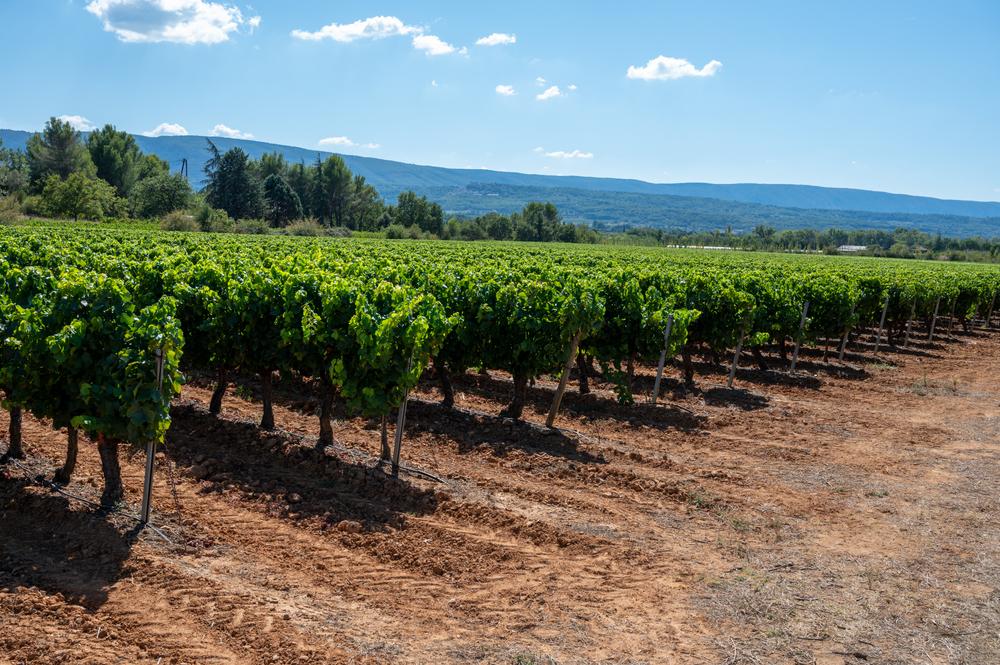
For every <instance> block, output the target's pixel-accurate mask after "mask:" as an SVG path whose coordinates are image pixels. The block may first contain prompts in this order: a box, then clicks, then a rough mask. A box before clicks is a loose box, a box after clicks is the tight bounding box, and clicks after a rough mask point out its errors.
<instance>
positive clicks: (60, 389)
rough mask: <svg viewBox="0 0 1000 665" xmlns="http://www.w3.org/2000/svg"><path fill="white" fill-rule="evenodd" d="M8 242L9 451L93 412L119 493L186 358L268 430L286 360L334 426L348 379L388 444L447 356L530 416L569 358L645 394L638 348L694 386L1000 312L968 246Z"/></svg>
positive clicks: (35, 232)
mask: <svg viewBox="0 0 1000 665" xmlns="http://www.w3.org/2000/svg"><path fill="white" fill-rule="evenodd" d="M0 261H2V264H0V268H2V271H3V275H4V276H3V283H2V285H0V337H2V340H3V342H2V343H3V346H2V347H0V388H2V389H3V392H4V395H5V401H4V404H5V405H6V406H7V408H9V409H11V410H12V411H14V412H15V417H14V418H12V423H13V425H12V427H14V429H12V431H11V437H10V439H11V447H10V450H9V451H8V453H7V455H8V456H14V457H16V456H18V455H19V449H20V445H19V444H20V437H19V435H18V433H17V432H16V423H17V422H18V420H19V418H20V414H19V413H17V412H19V411H20V410H22V409H23V410H26V411H29V412H31V413H33V414H34V415H35V416H37V417H40V418H46V419H50V420H52V422H53V425H54V426H55V427H57V428H60V427H68V428H69V429H70V432H71V440H72V443H71V446H75V445H76V443H75V442H76V436H77V435H76V430H80V431H83V432H85V433H86V434H88V435H90V436H91V437H92V438H94V439H95V440H96V441H98V445H99V448H100V450H101V451H102V456H104V457H106V460H105V464H106V467H105V468H106V470H107V472H108V486H107V488H106V492H105V495H104V497H103V501H104V503H105V505H112V504H114V503H115V501H117V500H118V499H119V498H120V497H121V487H120V484H119V481H118V474H117V471H116V468H117V460H116V458H115V454H114V450H115V447H116V446H117V442H119V441H127V442H132V443H143V442H145V441H148V440H154V441H155V440H161V439H162V438H163V435H164V433H165V432H166V429H167V427H168V426H169V410H170V401H171V399H173V397H174V396H176V395H177V394H178V393H179V391H180V388H181V383H182V379H183V374H182V370H183V369H187V370H194V371H199V372H206V373H211V374H213V375H215V376H217V377H218V382H219V388H218V390H217V392H216V395H215V398H214V399H213V403H212V411H213V412H215V413H217V412H218V410H219V409H220V402H221V399H222V394H223V392H224V389H225V386H226V385H227V384H228V382H229V377H230V376H233V375H236V374H237V373H239V374H241V375H251V376H257V377H259V379H260V381H261V382H262V384H263V386H264V389H263V390H264V397H263V414H262V416H261V421H260V426H261V427H262V428H263V429H267V430H270V429H273V428H274V415H273V412H272V403H271V402H272V400H271V382H272V377H273V376H275V373H278V374H279V375H284V376H295V377H300V378H302V379H304V380H307V381H312V382H315V383H316V384H317V385H318V386H319V390H321V392H322V395H323V399H322V400H321V408H320V410H319V427H318V439H317V445H318V446H320V447H323V446H326V445H329V444H331V443H333V441H334V431H333V426H332V423H331V417H332V414H333V408H334V404H335V402H336V401H338V400H339V401H342V402H343V403H344V404H346V406H347V408H348V410H349V412H351V413H357V414H360V415H362V416H366V417H381V418H382V424H383V455H384V457H385V458H386V459H388V458H389V452H388V447H387V443H386V440H385V439H386V419H387V417H388V416H389V415H390V413H391V412H392V411H393V410H394V409H397V408H399V407H400V405H401V404H402V402H403V400H404V398H405V396H406V395H407V393H408V392H409V391H410V390H412V389H413V388H414V387H415V386H416V385H417V383H418V381H419V380H420V378H421V376H422V375H423V374H424V371H425V370H426V369H427V368H428V366H429V365H430V364H431V363H432V362H433V370H434V372H435V374H436V376H437V378H438V380H439V382H440V385H441V389H442V392H443V395H444V402H445V404H446V405H450V404H451V403H452V401H453V396H452V388H451V379H450V375H451V374H452V373H456V372H457V373H463V372H465V371H466V370H468V369H470V368H476V369H479V370H502V371H504V372H507V373H509V374H510V376H511V377H512V388H511V399H510V403H509V404H508V405H507V407H506V408H505V409H504V410H503V412H502V414H501V415H504V416H508V417H512V418H520V417H521V414H522V410H523V408H524V395H525V390H526V388H527V386H528V383H529V381H533V380H534V379H536V378H538V377H540V376H542V375H551V374H559V373H563V374H566V375H567V376H568V372H569V370H570V366H571V365H572V364H574V363H575V364H576V366H577V368H578V376H579V378H580V383H581V390H584V391H585V390H587V376H588V374H589V373H591V372H594V371H595V367H594V364H595V363H596V364H597V365H598V366H599V368H600V373H601V375H602V376H607V377H610V378H611V379H612V381H613V382H614V384H615V386H616V392H617V394H618V399H619V400H620V401H621V402H623V403H631V402H633V401H634V396H633V394H632V388H633V379H634V367H635V365H636V363H637V362H642V361H646V362H654V363H655V361H656V358H657V357H658V356H660V355H661V354H662V355H663V356H664V358H665V359H666V358H673V357H674V356H676V355H680V356H681V359H682V360H681V366H682V371H683V375H684V381H685V385H686V386H687V387H688V388H691V389H694V388H695V387H696V383H695V372H694V366H693V363H692V356H693V355H695V354H697V353H706V354H709V355H710V356H711V357H712V358H714V359H715V360H716V361H718V359H719V358H720V357H721V356H722V355H723V354H725V353H727V352H728V350H730V349H733V348H736V349H737V356H739V354H740V352H741V351H742V350H743V349H747V350H749V351H750V352H751V353H752V355H753V357H754V358H755V361H756V362H757V364H758V365H760V367H761V368H762V369H767V368H768V364H767V361H766V360H765V358H764V356H763V354H762V349H763V348H765V347H776V348H777V349H779V351H780V354H781V357H782V359H787V348H788V343H789V342H792V343H794V344H795V347H796V348H795V354H796V355H797V353H798V346H799V344H816V343H821V342H822V343H825V344H826V346H827V353H829V346H830V344H831V342H832V343H833V344H835V345H838V346H846V345H847V343H848V342H849V337H850V334H851V332H852V331H853V330H855V329H856V328H858V327H859V326H867V327H872V326H875V327H877V328H878V334H877V338H878V339H877V340H876V346H877V345H878V344H881V343H882V340H881V337H882V335H883V331H884V333H885V344H887V345H894V344H896V343H898V342H900V341H904V342H907V343H908V341H909V328H910V327H911V326H912V325H913V323H914V321H915V320H916V321H924V322H925V323H926V325H927V327H929V328H931V329H932V330H931V333H930V334H931V335H933V326H934V325H935V324H936V321H937V319H938V318H939V317H945V316H946V317H947V320H948V322H949V327H951V326H953V325H956V324H957V325H959V326H961V327H962V328H964V329H965V330H968V329H969V327H970V324H971V323H972V321H973V320H974V319H975V318H976V317H979V318H980V319H982V320H986V319H988V318H990V317H991V316H992V313H993V308H994V307H995V305H996V296H997V292H998V291H1000V270H998V269H996V268H992V267H983V266H976V265H964V264H963V265H958V266H949V265H915V264H906V263H901V262H888V261H850V260H842V261H832V260H830V259H827V258H818V257H805V258H802V257H794V256H778V255H764V256H756V255H752V254H750V255H740V254H724V255H717V256H707V255H705V254H698V253H664V252H659V251H655V250H652V251H639V250H631V251H620V252H608V251H607V250H601V251H598V250H593V249H591V250H584V249H576V248H573V249H560V250H556V251H550V250H547V249H524V248H522V247H513V246H503V245H500V246H496V245H494V246H478V247H472V248H468V247H462V246H455V245H440V244H427V243H386V242H351V243H346V242H330V241H322V240H317V241H311V242H310V241H305V240H295V239H291V240H289V239H284V240H277V239H263V240H261V239H256V238H249V239H243V238H239V237H237V238H236V239H233V238H232V237H209V238H204V237H199V236H193V235H192V236H188V235H181V236H179V237H178V236H176V235H171V234H157V233H140V232H127V231H88V232H86V233H84V232H81V231H77V230H73V229H70V228H58V227H56V228H38V229H32V230H5V231H4V232H3V235H0ZM942 305H943V306H944V307H943V308H942ZM668 321H669V326H668V325H667V324H668ZM904 337H905V339H903V338H904ZM876 351H877V348H876ZM160 353H162V354H163V357H164V358H165V364H164V367H163V377H162V380H161V381H162V382H161V383H159V384H158V383H157V381H156V379H157V371H156V370H157V367H156V356H157V354H160ZM825 355H826V354H825ZM839 355H840V356H841V357H842V353H840V354H839ZM737 362H738V358H737V359H734V361H733V369H734V371H735V368H736V365H737ZM793 364H794V360H793ZM661 366H662V365H661ZM793 369H794V367H793ZM731 382H732V379H730V384H731ZM564 387H565V382H564V383H563V385H562V386H561V387H560V388H561V389H562V388H564ZM560 396H561V395H560ZM557 407H558V400H557V401H556V403H555V404H554V405H553V411H552V415H551V416H550V418H549V422H548V424H549V425H550V426H551V425H552V423H553V419H554V417H555V411H556V409H557ZM69 456H70V458H72V457H74V456H75V452H74V451H73V450H71V451H70V455H69ZM397 457H398V453H397ZM396 466H398V459H397V460H396ZM71 471H72V469H71V468H66V469H65V470H64V471H63V472H62V473H61V474H60V477H62V478H64V479H65V478H66V477H67V476H68V475H69V473H71Z"/></svg>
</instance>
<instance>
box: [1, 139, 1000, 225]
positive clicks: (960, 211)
mask: <svg viewBox="0 0 1000 665" xmlns="http://www.w3.org/2000/svg"><path fill="white" fill-rule="evenodd" d="M29 135H30V134H29V133H28V132H21V131H15V130H4V129H0V139H2V140H3V143H4V145H5V146H7V147H11V148H22V147H23V146H24V144H25V142H26V141H27V139H28V136H29ZM135 138H136V141H137V142H138V144H139V146H140V147H141V148H142V150H143V151H145V152H151V153H154V154H156V155H159V156H160V157H161V158H162V159H165V160H166V161H168V162H170V165H171V168H172V169H174V170H176V169H178V168H179V167H180V163H181V160H182V159H187V160H188V164H189V172H190V174H191V179H192V181H194V184H195V185H199V184H200V180H201V176H202V166H203V164H204V162H205V160H206V158H207V156H208V152H207V151H206V149H205V146H206V143H205V137H202V136H162V137H157V138H151V137H147V136H141V135H136V137H135ZM212 141H214V142H215V143H216V145H218V146H219V148H220V149H222V150H227V149H229V148H231V147H235V146H239V147H241V148H243V149H244V150H245V151H246V152H247V153H249V154H250V156H251V157H254V158H259V157H260V156H261V155H262V154H264V153H266V152H275V151H277V152H280V153H282V154H283V155H284V156H285V158H286V159H287V160H288V161H290V162H299V161H305V162H306V163H312V162H313V161H315V159H316V155H317V153H318V154H320V155H321V156H325V155H328V154H330V153H328V152H322V151H317V150H310V149H305V148H296V147H292V146H282V145H276V144H271V143H264V142H261V141H248V140H244V139H229V138H223V137H213V138H212ZM343 157H344V160H345V161H346V162H347V165H348V166H349V167H350V169H351V171H353V172H354V173H356V174H359V175H363V176H364V177H365V178H366V179H367V180H368V182H370V183H371V184H372V185H374V186H375V187H376V188H377V189H378V190H379V192H380V193H381V194H382V195H383V197H385V199H386V200H388V201H392V200H394V199H395V198H396V196H397V195H398V194H399V192H401V191H404V190H407V189H410V190H413V191H415V192H417V193H418V194H421V195H426V196H428V197H430V198H432V199H434V200H436V201H438V202H440V203H441V204H442V206H443V207H444V208H445V209H446V210H447V211H449V212H455V213H464V214H482V213H485V212H490V211H497V212H508V211H510V210H513V209H519V208H520V207H521V206H523V205H524V203H525V202H527V201H528V200H552V201H553V202H555V203H557V205H558V206H559V208H560V210H561V211H562V212H563V214H564V216H565V217H566V218H567V219H573V220H578V221H588V222H594V223H601V224H607V225H650V226H658V227H663V228H685V229H689V230H710V229H718V228H724V227H726V226H732V227H733V228H734V230H744V229H747V228H752V227H753V226H754V225H756V224H759V223H762V224H770V225H772V226H775V227H777V228H793V227H795V228H829V227H832V226H843V227H849V228H862V227H864V228H894V227H896V226H904V227H908V228H915V229H919V230H922V231H926V232H930V233H937V232H941V233H944V234H947V235H952V236H970V235H987V236H996V235H998V234H1000V203H998V202H979V201H957V200H946V199H935V198H930V197H922V196H909V195H903V194H889V193H885V192H874V191H868V190H859V189H840V188H830V187H815V186H811V185H766V184H731V185H716V184H708V183H676V184H656V183H649V182H643V181H641V180H626V179H616V178H589V177H583V176H549V175H533V174H524V173H510V172H503V171H489V170H485V169H450V168H442V167H436V166H421V165H416V164H405V163H402V162H394V161H390V160H385V159H376V158H373V157H360V156H356V155H343Z"/></svg>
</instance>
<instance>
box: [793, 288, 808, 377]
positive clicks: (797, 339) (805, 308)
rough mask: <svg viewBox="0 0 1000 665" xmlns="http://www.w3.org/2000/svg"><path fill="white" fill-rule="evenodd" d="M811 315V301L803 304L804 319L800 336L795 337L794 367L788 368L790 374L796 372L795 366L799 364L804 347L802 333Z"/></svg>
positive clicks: (800, 326)
mask: <svg viewBox="0 0 1000 665" xmlns="http://www.w3.org/2000/svg"><path fill="white" fill-rule="evenodd" d="M808 314H809V301H808V300H807V301H805V302H804V303H803V304H802V318H801V319H799V334H798V335H797V336H796V337H795V350H794V351H792V366H791V367H789V368H788V371H789V372H794V371H795V365H796V364H797V363H798V362H799V347H800V346H802V333H803V331H804V330H805V327H806V316H807V315H808Z"/></svg>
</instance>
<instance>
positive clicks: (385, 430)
mask: <svg viewBox="0 0 1000 665" xmlns="http://www.w3.org/2000/svg"><path fill="white" fill-rule="evenodd" d="M381 457H382V460H384V461H386V462H388V461H389V460H390V459H391V458H392V453H391V452H390V451H389V417H388V416H382V453H381Z"/></svg>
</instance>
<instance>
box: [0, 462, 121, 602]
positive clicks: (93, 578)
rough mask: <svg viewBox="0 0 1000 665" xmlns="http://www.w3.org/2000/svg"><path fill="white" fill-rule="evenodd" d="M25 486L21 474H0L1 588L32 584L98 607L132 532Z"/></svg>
mask: <svg viewBox="0 0 1000 665" xmlns="http://www.w3.org/2000/svg"><path fill="white" fill-rule="evenodd" d="M0 474H2V472H0ZM29 486H34V484H33V483H32V482H30V481H28V480H26V479H24V478H18V477H11V478H4V477H3V475H0V506H3V508H2V510H0V588H3V589H6V590H8V591H13V590H15V589H16V588H18V587H34V588H37V589H41V590H44V591H45V592H47V593H49V594H55V593H59V594H62V595H63V596H64V597H65V598H66V599H67V601H69V602H71V603H75V604H78V605H81V606H83V607H85V608H87V609H88V610H91V611H93V610H96V609H98V608H100V607H101V606H102V605H104V603H105V602H106V601H107V599H108V589H109V588H110V587H111V586H112V585H113V584H114V583H115V582H117V581H118V580H119V579H120V578H121V577H123V576H124V575H126V574H127V570H126V567H125V560H126V559H127V558H128V556H129V552H130V551H131V549H132V544H133V543H134V542H135V538H136V532H135V531H128V532H126V531H123V530H120V529H119V528H117V527H115V526H114V525H112V524H111V523H109V522H108V520H107V518H106V517H105V516H104V515H101V514H98V513H95V512H93V511H91V510H90V509H89V508H83V509H77V510H74V506H72V505H71V504H70V503H69V500H68V499H67V498H66V497H64V496H62V495H59V494H39V493H36V492H33V491H29V490H28V488H29Z"/></svg>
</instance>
